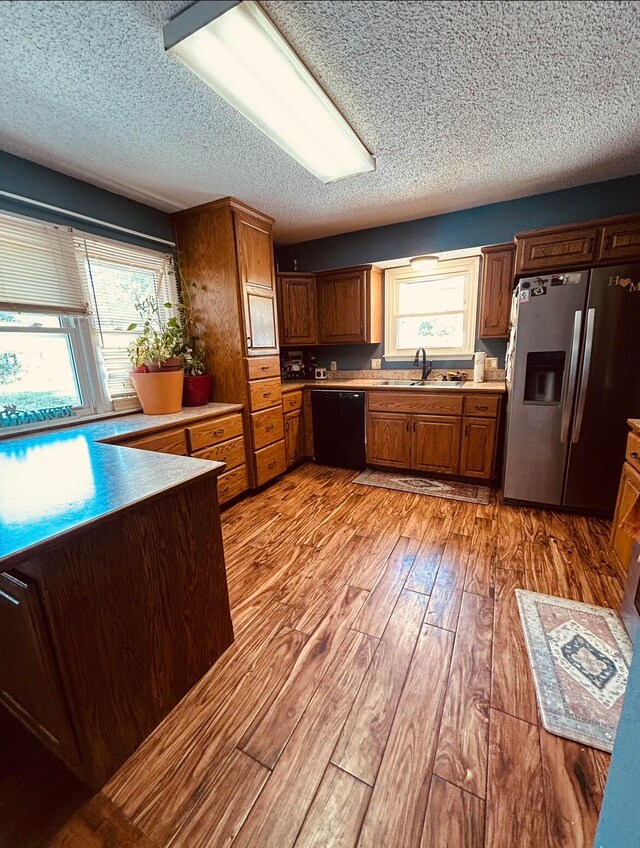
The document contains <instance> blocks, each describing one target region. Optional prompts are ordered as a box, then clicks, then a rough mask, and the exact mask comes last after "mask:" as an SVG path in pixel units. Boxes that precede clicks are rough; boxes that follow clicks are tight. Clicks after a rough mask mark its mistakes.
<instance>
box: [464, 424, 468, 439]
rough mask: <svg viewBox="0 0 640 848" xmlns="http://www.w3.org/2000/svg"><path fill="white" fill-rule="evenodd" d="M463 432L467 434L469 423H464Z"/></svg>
mask: <svg viewBox="0 0 640 848" xmlns="http://www.w3.org/2000/svg"><path fill="white" fill-rule="evenodd" d="M464 434H465V436H468V435H469V425H468V424H465V425H464Z"/></svg>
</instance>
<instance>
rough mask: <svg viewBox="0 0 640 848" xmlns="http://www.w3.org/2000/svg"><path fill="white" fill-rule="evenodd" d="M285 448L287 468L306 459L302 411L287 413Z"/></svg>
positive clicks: (285, 417) (285, 420)
mask: <svg viewBox="0 0 640 848" xmlns="http://www.w3.org/2000/svg"><path fill="white" fill-rule="evenodd" d="M284 448H285V453H286V457H287V468H289V467H290V466H291V465H294V464H295V463H296V462H299V461H300V460H301V459H304V455H305V449H304V425H303V418H302V409H296V410H294V411H293V412H287V413H285V416H284Z"/></svg>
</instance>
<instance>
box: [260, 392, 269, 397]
mask: <svg viewBox="0 0 640 848" xmlns="http://www.w3.org/2000/svg"><path fill="white" fill-rule="evenodd" d="M262 397H266V398H267V397H271V392H263V393H262Z"/></svg>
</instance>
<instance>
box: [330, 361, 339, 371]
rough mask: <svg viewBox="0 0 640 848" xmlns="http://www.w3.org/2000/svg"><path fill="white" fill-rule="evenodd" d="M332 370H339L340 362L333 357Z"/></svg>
mask: <svg viewBox="0 0 640 848" xmlns="http://www.w3.org/2000/svg"><path fill="white" fill-rule="evenodd" d="M331 370H332V371H337V370H338V363H337V362H336V361H335V359H332V360H331Z"/></svg>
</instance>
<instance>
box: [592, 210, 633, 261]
mask: <svg viewBox="0 0 640 848" xmlns="http://www.w3.org/2000/svg"><path fill="white" fill-rule="evenodd" d="M638 258H640V220H638V219H636V220H635V221H626V222H625V223H621V224H607V225H605V226H604V227H603V228H602V239H601V242H600V250H599V252H598V261H600V262H603V261H607V262H608V261H609V260H611V261H616V262H617V261H618V260H619V259H638Z"/></svg>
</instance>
